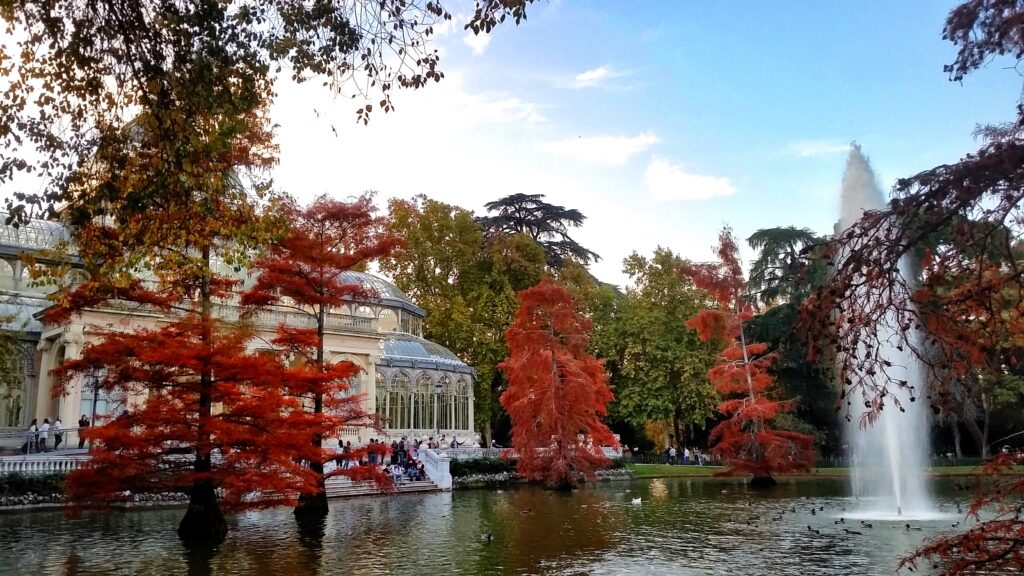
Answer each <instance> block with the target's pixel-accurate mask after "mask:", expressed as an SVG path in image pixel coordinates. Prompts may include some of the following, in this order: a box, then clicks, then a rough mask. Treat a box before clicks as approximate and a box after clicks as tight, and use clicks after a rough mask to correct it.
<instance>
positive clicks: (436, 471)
mask: <svg viewBox="0 0 1024 576" xmlns="http://www.w3.org/2000/svg"><path fill="white" fill-rule="evenodd" d="M417 456H418V457H419V461H420V462H422V463H423V471H424V472H426V473H427V477H429V478H430V480H431V481H433V482H434V484H437V487H438V488H440V489H441V490H451V489H452V472H451V458H450V457H449V456H448V455H447V454H445V453H444V452H440V453H439V452H437V451H435V450H431V449H430V448H424V449H423V450H420V451H419V453H418V454H417Z"/></svg>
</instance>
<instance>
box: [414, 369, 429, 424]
mask: <svg viewBox="0 0 1024 576" xmlns="http://www.w3.org/2000/svg"><path fill="white" fill-rule="evenodd" d="M412 427H413V428H416V429H417V430H429V429H432V428H433V427H434V379H433V378H431V377H430V374H427V373H426V372H424V373H422V374H420V376H419V378H417V379H416V391H415V392H414V393H413V410H412Z"/></svg>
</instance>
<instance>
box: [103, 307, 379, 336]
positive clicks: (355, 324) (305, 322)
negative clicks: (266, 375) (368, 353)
mask: <svg viewBox="0 0 1024 576" xmlns="http://www.w3.org/2000/svg"><path fill="white" fill-rule="evenodd" d="M98 310H116V311H119V312H125V313H129V314H140V313H141V314H153V315H157V316H162V315H163V313H162V312H161V311H160V310H158V309H157V308H155V307H153V306H149V305H145V304H139V303H137V302H129V301H125V300H109V301H107V302H104V303H103V306H102V307H100V308H98ZM243 312H244V310H243V308H242V307H240V306H236V305H233V304H215V305H214V306H213V314H214V316H216V317H217V318H220V319H221V320H225V321H227V322H237V321H238V320H239V319H240V318H241V316H242V314H243ZM173 314H180V312H179V313H173ZM250 318H251V319H252V321H253V322H254V323H255V324H256V325H257V326H260V327H264V328H268V329H271V330H274V329H276V328H277V327H278V326H281V325H284V326H289V327H292V328H315V327H316V320H315V319H314V318H313V317H312V316H310V315H308V314H303V313H301V312H296V311H293V310H282V309H269V310H260V311H258V312H253V313H252V314H251V315H250ZM324 329H325V330H326V331H327V332H368V333H374V332H377V319H376V318H366V317H363V316H352V315H349V314H337V313H333V312H332V313H330V314H328V315H327V321H326V323H325V326H324Z"/></svg>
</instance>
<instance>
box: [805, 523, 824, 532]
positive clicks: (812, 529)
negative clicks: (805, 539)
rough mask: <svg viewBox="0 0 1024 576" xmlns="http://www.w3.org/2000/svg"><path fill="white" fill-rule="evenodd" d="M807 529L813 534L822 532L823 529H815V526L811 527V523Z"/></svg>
mask: <svg viewBox="0 0 1024 576" xmlns="http://www.w3.org/2000/svg"><path fill="white" fill-rule="evenodd" d="M807 531H808V532H810V533H812V534H821V530H815V529H814V528H811V525H810V524H808V525H807Z"/></svg>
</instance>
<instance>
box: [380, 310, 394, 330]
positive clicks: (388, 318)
mask: <svg viewBox="0 0 1024 576" xmlns="http://www.w3.org/2000/svg"><path fill="white" fill-rule="evenodd" d="M377 326H379V327H380V331H381V332H392V331H394V330H395V328H396V327H397V326H398V319H397V318H395V315H394V313H392V312H391V310H388V309H387V308H384V309H382V310H381V311H380V314H378V315H377Z"/></svg>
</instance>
